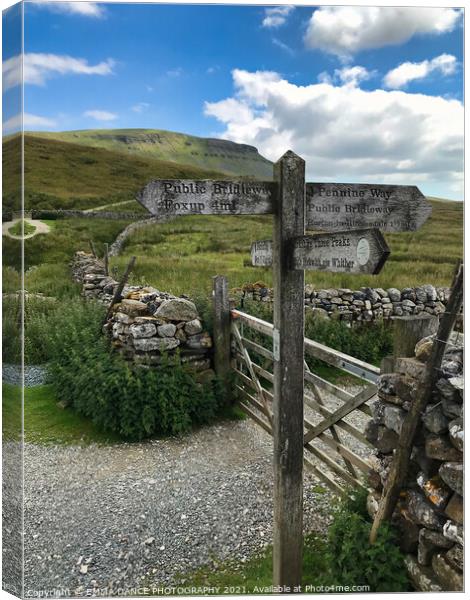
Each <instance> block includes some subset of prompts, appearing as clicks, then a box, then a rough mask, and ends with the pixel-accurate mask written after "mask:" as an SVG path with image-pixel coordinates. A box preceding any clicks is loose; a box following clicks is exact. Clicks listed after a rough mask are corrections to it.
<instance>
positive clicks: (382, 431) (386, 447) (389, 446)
mask: <svg viewBox="0 0 470 600" xmlns="http://www.w3.org/2000/svg"><path fill="white" fill-rule="evenodd" d="M397 446H398V434H397V433H395V431H392V430H391V429H387V427H383V426H382V425H379V430H378V434H377V440H376V442H375V447H376V448H377V450H378V451H379V452H382V454H390V452H393V450H395V448H396V447H397Z"/></svg>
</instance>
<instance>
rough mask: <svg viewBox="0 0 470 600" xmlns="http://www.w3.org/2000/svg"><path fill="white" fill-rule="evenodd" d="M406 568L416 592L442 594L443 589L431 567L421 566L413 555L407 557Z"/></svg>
mask: <svg viewBox="0 0 470 600" xmlns="http://www.w3.org/2000/svg"><path fill="white" fill-rule="evenodd" d="M405 567H406V570H407V571H408V575H409V577H410V579H411V581H412V583H413V587H414V588H415V589H416V590H418V591H420V592H442V587H441V585H440V583H439V581H438V580H437V578H436V576H435V574H434V571H433V570H432V569H431V567H424V566H422V565H420V564H419V563H418V561H417V559H416V558H415V557H414V556H413V555H412V554H407V555H406V556H405Z"/></svg>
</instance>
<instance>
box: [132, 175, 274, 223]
mask: <svg viewBox="0 0 470 600" xmlns="http://www.w3.org/2000/svg"><path fill="white" fill-rule="evenodd" d="M274 195H275V194H274V183H273V182H263V181H225V180H224V181H212V180H209V179H206V180H197V179H196V180H189V179H158V180H154V181H151V182H150V183H148V184H147V185H146V186H145V187H144V188H143V189H142V190H141V191H140V192H139V193H138V194H137V196H136V198H137V200H138V201H139V202H140V204H142V205H143V206H145V208H146V209H147V210H148V211H149V212H150V213H152V215H155V216H157V217H158V216H171V215H175V216H176V215H262V214H270V213H273V197H274Z"/></svg>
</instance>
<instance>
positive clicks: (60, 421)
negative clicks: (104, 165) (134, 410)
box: [2, 383, 119, 445]
mask: <svg viewBox="0 0 470 600" xmlns="http://www.w3.org/2000/svg"><path fill="white" fill-rule="evenodd" d="M2 392H3V393H2V411H3V423H2V427H3V435H4V438H5V439H8V440H16V439H18V435H19V431H18V428H19V424H20V423H21V402H20V393H21V392H20V387H19V386H17V385H9V384H7V383H4V384H3V388H2ZM24 422H25V441H26V442H36V443H37V442H40V443H42V444H73V445H85V444H91V443H96V444H111V443H116V442H118V441H119V437H118V436H116V435H113V434H112V433H103V432H102V431H101V430H100V429H98V428H97V427H96V426H95V425H93V423H92V422H91V420H90V419H87V418H85V417H82V416H80V415H79V414H77V413H76V412H74V411H72V410H71V409H69V408H60V407H58V406H57V403H56V400H55V398H54V395H53V393H52V391H51V388H50V386H48V385H41V386H36V387H32V388H25V392H24Z"/></svg>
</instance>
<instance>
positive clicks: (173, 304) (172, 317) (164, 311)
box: [155, 298, 198, 322]
mask: <svg viewBox="0 0 470 600" xmlns="http://www.w3.org/2000/svg"><path fill="white" fill-rule="evenodd" d="M155 316H156V317H164V318H165V319H168V320H169V321H178V322H180V321H192V320H194V319H197V318H198V314H197V309H196V306H195V304H194V303H193V302H191V301H190V300H186V299H185V298H173V299H171V300H165V301H164V302H162V303H161V304H160V306H159V307H158V308H157V310H156V312H155Z"/></svg>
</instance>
